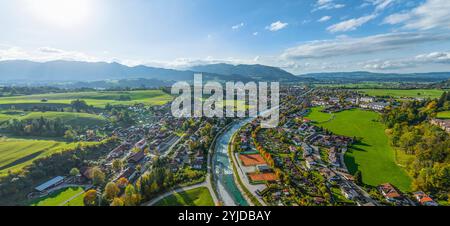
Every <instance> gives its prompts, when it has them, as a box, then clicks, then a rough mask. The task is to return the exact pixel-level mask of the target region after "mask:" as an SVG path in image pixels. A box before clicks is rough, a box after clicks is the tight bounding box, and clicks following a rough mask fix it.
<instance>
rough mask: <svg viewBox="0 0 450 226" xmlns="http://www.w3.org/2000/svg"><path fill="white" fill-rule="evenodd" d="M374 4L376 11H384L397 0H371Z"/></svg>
mask: <svg viewBox="0 0 450 226" xmlns="http://www.w3.org/2000/svg"><path fill="white" fill-rule="evenodd" d="M369 2H370V3H372V5H374V6H375V11H382V10H384V9H386V8H388V7H389V6H391V5H392V4H393V3H394V2H395V1H394V0H369Z"/></svg>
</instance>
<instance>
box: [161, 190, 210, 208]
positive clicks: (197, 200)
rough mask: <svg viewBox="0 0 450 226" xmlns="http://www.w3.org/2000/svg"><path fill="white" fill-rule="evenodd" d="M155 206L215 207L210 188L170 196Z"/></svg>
mask: <svg viewBox="0 0 450 226" xmlns="http://www.w3.org/2000/svg"><path fill="white" fill-rule="evenodd" d="M155 206H214V201H213V199H212V197H211V194H210V193H209V190H208V188H206V187H200V188H194V189H192V190H188V191H183V192H180V193H175V194H173V195H170V196H168V197H166V198H164V199H162V200H161V201H159V202H157V203H156V204H155Z"/></svg>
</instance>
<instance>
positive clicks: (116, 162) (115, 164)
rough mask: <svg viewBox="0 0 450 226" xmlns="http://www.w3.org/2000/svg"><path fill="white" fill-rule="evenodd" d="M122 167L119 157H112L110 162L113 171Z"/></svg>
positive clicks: (117, 170)
mask: <svg viewBox="0 0 450 226" xmlns="http://www.w3.org/2000/svg"><path fill="white" fill-rule="evenodd" d="M122 167H123V164H122V161H121V160H120V159H114V161H113V162H112V168H113V169H114V171H116V172H119V171H121V170H122Z"/></svg>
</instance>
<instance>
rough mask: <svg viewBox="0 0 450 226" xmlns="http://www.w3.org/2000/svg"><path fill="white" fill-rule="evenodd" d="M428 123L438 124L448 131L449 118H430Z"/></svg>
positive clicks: (449, 128) (449, 126)
mask: <svg viewBox="0 0 450 226" xmlns="http://www.w3.org/2000/svg"><path fill="white" fill-rule="evenodd" d="M430 123H431V124H432V125H435V126H439V127H441V129H442V130H444V131H446V132H447V133H450V119H432V120H431V121H430Z"/></svg>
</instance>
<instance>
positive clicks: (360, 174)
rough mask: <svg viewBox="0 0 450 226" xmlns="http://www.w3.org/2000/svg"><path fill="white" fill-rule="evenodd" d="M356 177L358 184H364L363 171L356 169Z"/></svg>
mask: <svg viewBox="0 0 450 226" xmlns="http://www.w3.org/2000/svg"><path fill="white" fill-rule="evenodd" d="M354 178H355V183H356V184H357V185H362V184H363V181H362V173H361V171H360V170H358V171H356V173H355V176H354Z"/></svg>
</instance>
